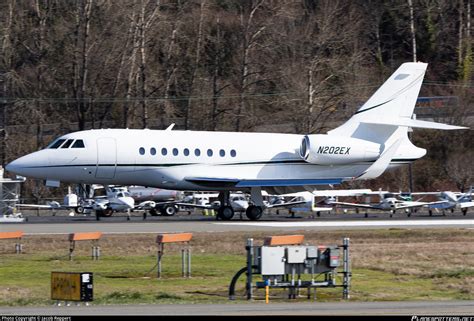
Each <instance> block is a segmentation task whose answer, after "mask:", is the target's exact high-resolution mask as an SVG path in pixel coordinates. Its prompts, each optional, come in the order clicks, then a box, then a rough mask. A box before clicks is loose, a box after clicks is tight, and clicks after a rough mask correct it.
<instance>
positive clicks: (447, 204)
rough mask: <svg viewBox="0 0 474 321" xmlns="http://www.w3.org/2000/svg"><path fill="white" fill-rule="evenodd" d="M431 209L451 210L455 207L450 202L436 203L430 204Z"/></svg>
mask: <svg viewBox="0 0 474 321" xmlns="http://www.w3.org/2000/svg"><path fill="white" fill-rule="evenodd" d="M428 207H429V208H436V209H449V208H451V207H453V205H452V204H451V203H450V202H448V201H442V202H439V203H438V202H435V203H430V204H428Z"/></svg>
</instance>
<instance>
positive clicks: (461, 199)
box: [413, 186, 474, 216]
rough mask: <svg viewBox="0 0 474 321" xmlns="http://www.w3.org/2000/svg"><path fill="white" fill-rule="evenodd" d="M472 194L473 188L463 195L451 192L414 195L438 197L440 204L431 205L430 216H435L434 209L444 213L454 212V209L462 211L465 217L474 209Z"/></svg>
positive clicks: (429, 208) (429, 206) (429, 207)
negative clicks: (470, 209) (446, 211)
mask: <svg viewBox="0 0 474 321" xmlns="http://www.w3.org/2000/svg"><path fill="white" fill-rule="evenodd" d="M472 193H473V188H472V186H471V188H470V189H469V191H468V192H465V193H461V192H451V191H444V192H419V193H413V195H436V196H437V197H438V199H439V200H440V201H439V202H435V203H433V204H429V205H428V206H427V207H428V211H429V214H430V216H431V215H433V209H435V210H442V211H443V213H444V211H445V210H451V211H454V209H457V208H459V209H461V212H462V214H463V215H466V214H467V210H468V209H469V208H470V207H474V202H473V201H472Z"/></svg>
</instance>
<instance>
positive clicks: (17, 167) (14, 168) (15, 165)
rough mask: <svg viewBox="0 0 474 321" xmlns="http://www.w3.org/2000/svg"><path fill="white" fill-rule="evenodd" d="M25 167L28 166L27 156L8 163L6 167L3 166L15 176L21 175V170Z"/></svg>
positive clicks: (22, 172)
mask: <svg viewBox="0 0 474 321" xmlns="http://www.w3.org/2000/svg"><path fill="white" fill-rule="evenodd" d="M27 166H28V161H27V156H23V157H20V158H18V159H15V160H14V161H12V162H10V163H8V164H7V166H5V169H6V170H7V171H9V172H11V173H14V174H17V175H23V174H24V170H22V169H23V168H25V167H27ZM23 176H24V175H23Z"/></svg>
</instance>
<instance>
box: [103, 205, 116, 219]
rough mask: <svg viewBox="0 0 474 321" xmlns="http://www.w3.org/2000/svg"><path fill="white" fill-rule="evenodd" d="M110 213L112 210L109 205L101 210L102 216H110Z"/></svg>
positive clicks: (112, 212)
mask: <svg viewBox="0 0 474 321" xmlns="http://www.w3.org/2000/svg"><path fill="white" fill-rule="evenodd" d="M112 214H114V210H113V209H111V208H110V207H107V208H106V209H105V210H103V211H102V216H105V217H110V216H112Z"/></svg>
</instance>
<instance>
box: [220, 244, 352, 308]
mask: <svg viewBox="0 0 474 321" xmlns="http://www.w3.org/2000/svg"><path fill="white" fill-rule="evenodd" d="M246 250H247V267H246V268H243V269H242V270H241V271H239V272H238V273H237V274H236V276H235V277H234V279H233V280H232V282H231V285H230V287H229V297H230V299H234V297H235V284H236V281H237V278H238V277H239V276H240V275H241V274H243V273H244V272H246V274H247V282H246V289H247V299H252V298H253V288H256V289H260V288H266V289H268V288H283V289H288V290H289V298H290V299H291V298H293V299H294V298H296V296H297V295H299V290H300V289H301V288H306V289H308V298H310V297H311V289H314V296H316V288H325V287H342V289H343V298H344V299H348V298H349V288H350V282H351V272H350V261H349V239H348V238H345V239H344V240H343V244H342V245H329V246H310V245H306V246H302V245H297V246H294V245H284V246H281V245H280V246H267V245H264V246H254V245H253V239H248V240H247V246H246ZM341 263H342V272H339V273H338V272H337V271H336V269H337V268H339V267H340V266H341ZM239 273H240V274H239ZM255 274H257V275H260V276H261V277H262V279H263V282H256V283H255V286H254V285H253V283H252V275H255ZM340 274H342V278H340V277H339V278H337V276H338V275H339V276H340ZM338 279H342V282H340V283H341V284H338V283H337V280H338Z"/></svg>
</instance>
